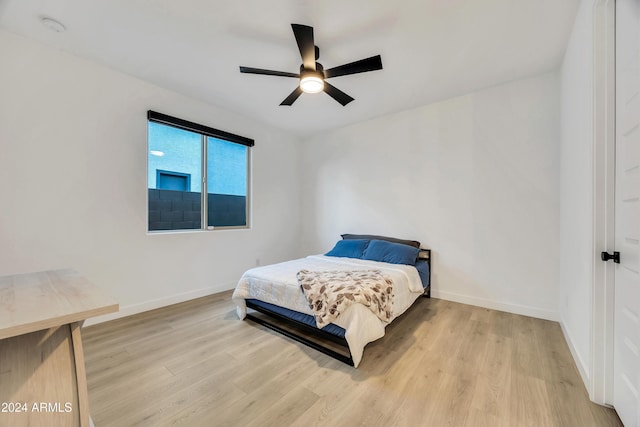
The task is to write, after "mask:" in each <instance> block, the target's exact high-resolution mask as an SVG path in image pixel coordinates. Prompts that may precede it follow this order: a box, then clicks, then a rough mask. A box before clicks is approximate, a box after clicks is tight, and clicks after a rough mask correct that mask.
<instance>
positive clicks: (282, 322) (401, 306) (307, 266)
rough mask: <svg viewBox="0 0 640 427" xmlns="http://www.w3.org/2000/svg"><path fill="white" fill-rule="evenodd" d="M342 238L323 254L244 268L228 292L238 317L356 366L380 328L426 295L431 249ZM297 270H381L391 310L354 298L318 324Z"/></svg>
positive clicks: (371, 237) (311, 272)
mask: <svg viewBox="0 0 640 427" xmlns="http://www.w3.org/2000/svg"><path fill="white" fill-rule="evenodd" d="M342 237H343V240H339V241H338V242H337V243H336V246H335V247H334V248H333V249H332V250H331V251H329V252H327V253H326V254H324V255H311V256H308V257H306V258H300V259H296V260H292V261H286V262H282V263H278V264H272V265H267V266H262V267H256V268H252V269H250V270H248V271H246V272H245V273H244V274H243V275H242V277H241V279H240V280H239V282H238V285H237V286H236V289H235V291H234V293H233V296H232V300H233V301H234V303H235V304H236V310H237V313H238V316H239V317H240V319H249V320H252V321H254V322H257V323H260V324H262V325H264V326H266V327H268V328H270V329H273V330H275V331H277V332H280V333H282V334H284V335H286V336H288V337H290V338H292V339H295V340H296V341H299V342H301V343H303V344H306V345H308V346H310V347H312V348H314V349H316V350H318V351H321V352H323V353H325V354H327V355H329V356H331V357H334V358H336V359H338V360H340V361H342V362H344V363H347V364H349V365H352V366H354V367H357V366H358V364H359V363H360V361H361V360H362V355H363V351H364V347H365V346H366V345H367V344H368V343H370V342H372V341H375V340H377V339H379V338H381V337H383V336H384V334H385V327H386V326H387V325H388V324H389V323H391V322H392V321H393V320H394V319H396V318H398V317H399V316H401V315H402V314H403V313H404V312H405V311H406V310H407V309H408V308H409V307H411V305H412V304H413V303H414V302H415V301H416V300H417V299H418V298H419V297H421V296H425V297H429V296H430V291H431V283H430V278H431V251H430V250H429V249H422V248H420V243H419V242H418V241H413V240H402V239H396V238H391V237H385V236H376V235H355V234H344V235H342ZM302 273H307V274H308V275H312V276H313V275H314V274H315V275H318V276H319V277H322V276H323V275H332V274H333V275H336V274H338V275H339V274H344V275H363V274H368V273H371V274H377V273H380V275H381V276H382V277H384V278H385V279H386V280H388V281H390V282H389V283H392V290H393V292H392V293H391V294H390V298H389V307H390V309H389V310H388V311H387V312H386V317H385V316H380V313H377V315H376V313H374V310H373V309H372V308H371V307H367V306H365V305H363V304H357V303H354V304H352V305H350V306H348V307H347V308H345V309H344V311H342V312H341V313H340V314H339V316H338V317H336V318H335V319H331V323H329V324H327V325H326V326H323V327H322V328H318V326H317V323H318V322H319V321H320V320H319V317H318V316H317V315H318V312H317V311H315V312H314V310H313V307H312V306H310V303H309V300H308V299H307V296H308V295H307V296H305V291H303V289H301V286H300V284H301V282H300V281H299V280H301V279H300V278H301V277H302V276H300V274H302ZM334 280H335V279H334ZM323 289H324V288H323ZM340 289H342V288H340ZM383 319H384V320H383Z"/></svg>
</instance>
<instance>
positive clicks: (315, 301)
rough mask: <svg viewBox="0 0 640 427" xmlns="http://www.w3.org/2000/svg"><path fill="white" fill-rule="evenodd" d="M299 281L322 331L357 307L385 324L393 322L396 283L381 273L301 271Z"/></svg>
mask: <svg viewBox="0 0 640 427" xmlns="http://www.w3.org/2000/svg"><path fill="white" fill-rule="evenodd" d="M296 277H297V278H298V283H299V284H300V287H301V288H302V292H303V293H304V296H305V297H306V298H307V301H309V307H310V308H311V310H313V314H314V316H315V318H316V324H317V325H318V328H323V327H325V326H326V325H328V324H329V323H331V322H332V321H333V320H334V319H336V318H337V317H338V316H340V313H342V312H344V310H346V309H347V307H349V306H350V305H352V304H354V303H360V304H362V305H365V306H366V307H368V308H369V309H370V310H371V311H372V312H373V314H375V315H376V316H378V318H379V319H380V320H382V321H384V322H388V321H389V320H391V316H392V314H391V313H392V312H393V281H392V280H391V279H390V278H389V277H387V276H385V275H383V274H382V272H381V271H380V270H352V271H340V270H338V271H309V270H300V271H299V272H298V274H297V275H296Z"/></svg>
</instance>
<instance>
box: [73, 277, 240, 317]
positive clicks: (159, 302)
mask: <svg viewBox="0 0 640 427" xmlns="http://www.w3.org/2000/svg"><path fill="white" fill-rule="evenodd" d="M235 286H236V283H235V282H234V283H227V284H223V285H218V286H211V287H207V288H201V289H196V290H195V291H189V292H183V293H180V294H175V295H171V296H168V297H164V298H158V299H154V300H150V301H145V302H141V303H138V304H131V305H126V306H122V307H120V310H119V311H118V312H116V313H111V314H105V315H104V316H98V317H92V318H90V319H87V321H85V322H84V326H91V325H96V324H98V323H102V322H108V321H109V320H115V319H120V318H121V317H127V316H132V315H134V314H138V313H143V312H145V311H149V310H155V309H156V308H161V307H166V306H168V305H172V304H178V303H181V302H185V301H189V300H192V299H196V298H201V297H206V296H207V295H213V294H217V293H220V292H224V291H228V290H230V289H233V288H234V287H235Z"/></svg>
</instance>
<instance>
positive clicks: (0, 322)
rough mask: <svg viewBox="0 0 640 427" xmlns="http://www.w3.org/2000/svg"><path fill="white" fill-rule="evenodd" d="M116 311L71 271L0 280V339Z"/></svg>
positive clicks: (93, 288)
mask: <svg viewBox="0 0 640 427" xmlns="http://www.w3.org/2000/svg"><path fill="white" fill-rule="evenodd" d="M114 311H118V303H117V302H116V301H115V300H113V299H112V298H110V297H108V296H107V295H105V294H104V293H102V291H101V290H100V289H99V288H98V287H96V286H95V285H94V284H92V283H91V282H89V281H88V280H87V279H85V278H84V277H82V276H80V275H79V274H78V273H77V272H76V271H74V270H55V271H42V272H38V273H28V274H17V275H14V276H2V277H0V339H5V338H9V337H14V336H16V335H22V334H28V333H30V332H35V331H39V330H42V329H49V328H52V327H55V326H60V325H64V324H67V323H73V322H79V321H81V320H85V319H87V318H89V317H93V316H99V315H102V314H107V313H112V312H114Z"/></svg>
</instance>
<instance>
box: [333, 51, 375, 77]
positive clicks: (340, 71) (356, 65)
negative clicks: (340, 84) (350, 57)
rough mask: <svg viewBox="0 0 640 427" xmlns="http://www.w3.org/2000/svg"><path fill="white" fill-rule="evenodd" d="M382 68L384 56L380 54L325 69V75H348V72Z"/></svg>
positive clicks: (354, 72)
mask: <svg viewBox="0 0 640 427" xmlns="http://www.w3.org/2000/svg"><path fill="white" fill-rule="evenodd" d="M375 70H382V58H381V57H380V55H376V56H372V57H371V58H366V59H361V60H360V61H355V62H350V63H349V64H344V65H340V66H338V67H333V68H329V69H328V70H324V77H325V78H327V79H328V78H330V77H338V76H346V75H348V74H357V73H364V72H366V71H375Z"/></svg>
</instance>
